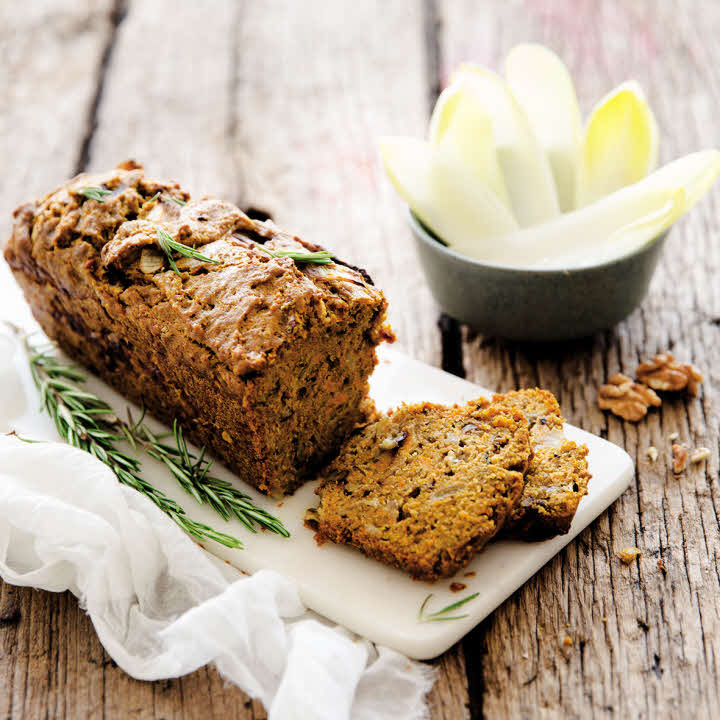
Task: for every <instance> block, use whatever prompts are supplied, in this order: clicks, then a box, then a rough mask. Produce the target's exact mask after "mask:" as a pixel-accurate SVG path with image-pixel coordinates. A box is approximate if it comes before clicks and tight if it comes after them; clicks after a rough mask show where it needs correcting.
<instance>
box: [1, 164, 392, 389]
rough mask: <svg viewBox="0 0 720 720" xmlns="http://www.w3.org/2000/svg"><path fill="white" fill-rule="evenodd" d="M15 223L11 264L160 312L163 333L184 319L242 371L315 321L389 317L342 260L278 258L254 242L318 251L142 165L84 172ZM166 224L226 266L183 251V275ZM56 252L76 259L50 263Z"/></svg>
mask: <svg viewBox="0 0 720 720" xmlns="http://www.w3.org/2000/svg"><path fill="white" fill-rule="evenodd" d="M86 187H101V188H105V189H108V190H111V191H112V194H110V195H107V196H106V197H105V198H104V199H103V201H102V202H98V201H95V200H92V199H88V198H86V197H85V196H84V195H82V194H81V192H80V191H81V190H82V189H83V188H86ZM182 203H185V204H184V205H183V204H182ZM15 217H16V223H15V228H14V230H13V235H12V237H11V239H10V242H9V243H8V246H7V248H6V250H5V257H6V259H7V261H8V263H9V264H10V266H11V267H13V268H14V269H16V270H22V271H23V272H25V273H28V274H29V275H31V276H33V277H34V278H35V279H36V280H40V281H43V280H48V279H49V280H50V281H51V282H52V283H53V284H54V285H56V286H58V287H60V288H62V289H64V290H65V291H67V292H68V293H71V294H81V293H88V294H91V293H93V292H95V286H96V285H97V283H102V284H103V286H106V285H110V288H111V292H112V293H113V294H114V296H115V297H116V299H117V300H118V301H119V302H120V303H121V304H122V305H130V304H133V303H135V302H139V303H141V304H144V305H147V306H150V307H154V308H155V312H154V317H156V318H157V322H158V328H157V331H158V333H162V332H163V328H164V326H165V325H166V324H167V323H165V322H164V317H165V318H169V317H174V318H176V317H177V316H178V315H179V316H180V317H182V318H183V319H184V320H185V321H186V322H184V323H183V327H184V328H187V332H188V334H189V337H190V339H191V340H192V341H193V342H195V343H198V344H199V345H200V346H204V347H206V348H207V349H209V350H210V351H211V352H213V353H214V354H215V356H216V357H217V359H218V361H219V362H221V363H223V364H224V365H226V366H227V367H228V368H230V369H231V370H232V372H234V373H236V374H237V375H244V374H247V373H250V372H254V371H259V370H262V369H263V368H264V367H265V366H266V365H267V364H268V363H269V362H271V361H272V358H273V356H274V355H275V354H276V352H277V351H278V349H279V347H280V346H281V345H282V344H283V343H288V342H289V343H292V342H294V341H296V340H297V338H298V337H302V336H303V334H304V333H305V332H306V330H307V326H308V325H309V324H317V323H323V324H328V325H332V324H333V323H335V322H339V321H340V317H342V318H343V320H346V319H347V316H348V313H350V314H352V311H353V308H354V307H356V306H358V305H363V304H364V305H369V306H370V307H374V308H375V309H376V311H377V313H384V311H385V306H386V302H385V299H384V297H383V294H382V293H381V292H380V291H379V290H378V289H377V288H375V287H373V285H372V284H371V282H369V278H367V276H366V275H364V274H362V273H361V272H359V271H356V270H354V269H351V268H350V267H348V266H346V265H344V264H341V263H340V261H338V262H334V263H331V264H328V265H310V264H299V263H295V262H294V261H293V260H292V259H290V258H279V259H278V258H273V257H271V256H270V255H268V254H267V253H266V252H264V251H263V250H262V249H261V248H260V247H258V245H257V244H256V243H259V244H261V245H264V246H265V247H267V248H272V249H275V250H278V249H292V250H299V251H303V252H305V251H316V250H318V249H321V248H319V246H316V245H312V244H310V243H307V242H304V241H303V240H300V239H299V238H297V237H295V236H293V235H289V234H288V233H285V232H283V231H281V230H279V229H278V228H277V227H275V226H274V225H273V224H272V223H271V222H259V221H255V220H252V219H251V218H249V217H247V216H246V215H245V214H244V213H243V212H241V211H240V210H239V209H238V208H237V207H235V206H234V205H231V204H230V203H226V202H223V201H221V200H217V199H215V198H211V197H203V198H199V199H191V198H190V196H189V194H188V193H187V192H185V191H184V190H182V189H181V188H180V186H179V185H178V184H177V183H174V182H162V181H156V180H152V179H149V178H147V177H146V176H145V174H144V173H143V171H142V168H141V167H139V166H138V165H136V164H134V163H126V164H124V165H123V166H120V167H118V168H117V169H115V170H113V171H110V172H106V173H100V174H93V175H90V174H81V175H78V176H77V177H75V178H73V179H72V180H70V181H68V182H67V183H65V184H64V185H62V186H60V187H59V188H58V189H57V190H55V191H54V192H52V193H50V194H49V195H47V196H46V197H45V198H44V199H43V200H41V201H40V202H38V203H31V204H28V205H25V206H22V207H21V208H18V210H17V211H16V213H15ZM158 227H160V228H162V229H163V230H165V231H166V232H167V233H168V234H169V235H171V236H172V238H173V239H175V240H177V241H179V242H182V243H183V244H186V245H189V246H192V247H196V248H199V249H201V252H202V253H203V254H204V255H206V256H208V257H210V258H213V259H215V260H218V261H219V262H218V263H217V264H213V263H208V262H203V261H200V260H196V259H192V258H182V257H179V256H177V255H175V257H174V259H175V262H176V264H177V267H178V268H179V269H180V271H181V276H180V277H178V275H177V274H176V273H174V272H173V271H172V269H171V268H170V266H169V264H168V262H167V260H166V258H165V255H164V254H163V253H162V252H161V250H160V248H159V246H158V241H157V228H158ZM56 250H62V251H63V254H64V256H65V257H67V259H68V262H63V263H57V262H48V260H49V259H50V257H51V254H52V253H53V252H55V251H56ZM29 259H31V260H29ZM378 327H379V326H378ZM378 332H379V333H381V334H382V333H384V331H378ZM388 337H390V335H389V334H388ZM379 339H382V338H375V339H374V340H375V341H377V340H379Z"/></svg>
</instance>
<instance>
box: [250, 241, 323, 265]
mask: <svg viewBox="0 0 720 720" xmlns="http://www.w3.org/2000/svg"><path fill="white" fill-rule="evenodd" d="M253 242H254V241H253ZM255 245H257V246H258V247H259V248H260V249H261V250H262V251H263V252H266V253H267V254H268V255H271V256H272V257H274V258H284V257H286V258H290V259H291V260H294V261H295V262H304V263H312V264H314V265H327V264H328V263H331V262H332V261H333V259H332V255H331V254H330V253H329V252H328V251H327V250H320V251H318V252H300V251H299V250H270V248H267V247H265V246H264V245H262V244H261V243H259V242H256V243H255Z"/></svg>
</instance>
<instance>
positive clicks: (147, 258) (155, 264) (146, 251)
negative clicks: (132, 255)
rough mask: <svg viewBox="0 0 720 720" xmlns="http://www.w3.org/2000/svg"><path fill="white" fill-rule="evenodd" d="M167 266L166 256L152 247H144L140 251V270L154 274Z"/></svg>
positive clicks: (147, 273)
mask: <svg viewBox="0 0 720 720" xmlns="http://www.w3.org/2000/svg"><path fill="white" fill-rule="evenodd" d="M164 268H165V258H164V257H163V256H162V255H161V254H160V253H159V252H158V251H157V250H153V249H152V248H143V249H142V252H141V253H140V272H142V273H145V274H146V275H152V274H153V273H156V272H157V271H158V270H163V269H164Z"/></svg>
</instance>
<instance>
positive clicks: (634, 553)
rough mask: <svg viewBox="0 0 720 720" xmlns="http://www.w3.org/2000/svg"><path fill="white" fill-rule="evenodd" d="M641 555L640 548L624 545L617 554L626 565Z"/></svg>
mask: <svg viewBox="0 0 720 720" xmlns="http://www.w3.org/2000/svg"><path fill="white" fill-rule="evenodd" d="M640 555H642V553H641V551H640V548H636V547H626V548H625V549H624V550H623V551H622V552H621V553H620V555H619V556H618V557H619V558H620V560H622V561H623V562H624V563H625V564H626V565H630V564H631V563H632V562H633V560H635V559H636V558H637V557H639V556H640Z"/></svg>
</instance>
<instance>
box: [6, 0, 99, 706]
mask: <svg viewBox="0 0 720 720" xmlns="http://www.w3.org/2000/svg"><path fill="white" fill-rule="evenodd" d="M112 9H113V7H112V3H111V2H110V1H109V0H95V1H94V2H89V3H84V4H83V6H82V7H81V6H78V5H77V4H76V3H74V2H71V1H68V2H65V1H63V2H34V3H26V4H24V5H22V6H20V5H18V4H16V3H3V4H1V5H0V27H2V28H3V31H2V33H0V65H1V66H2V67H3V69H4V71H5V74H4V75H3V82H2V83H0V108H1V109H2V110H1V111H0V164H1V165H2V167H3V169H4V172H3V173H2V175H0V235H2V236H3V237H6V236H7V234H8V233H9V231H10V224H11V213H12V210H13V208H14V207H15V206H17V205H18V204H20V203H21V202H25V201H27V200H30V199H32V198H33V197H35V196H37V195H38V194H40V193H42V192H46V191H47V190H49V189H50V188H51V187H52V186H53V185H54V184H59V183H60V182H62V181H63V180H64V179H65V178H67V177H68V176H70V175H72V174H73V173H74V172H75V168H76V166H77V163H78V158H79V157H80V155H81V154H82V147H83V141H84V138H85V136H86V134H87V132H88V130H89V127H90V120H91V117H92V108H93V102H94V98H95V95H96V91H97V85H98V70H99V68H100V66H101V60H102V57H103V55H104V53H105V51H106V48H107V46H108V43H109V41H110V38H111V36H112V29H113V26H112ZM98 657H102V649H101V648H100V644H99V643H98V641H97V638H96V637H95V633H94V631H93V630H92V626H91V625H90V623H89V622H88V620H87V618H86V617H85V615H84V613H83V612H82V611H81V610H80V609H79V607H78V605H77V602H76V601H75V599H74V598H72V597H70V596H69V595H56V594H50V593H43V592H37V591H33V590H30V589H27V588H13V587H11V586H8V585H3V586H2V587H0V715H2V716H3V717H13V718H23V717H27V718H34V717H82V716H85V715H92V714H93V713H94V711H96V710H100V711H102V708H101V707H100V702H101V696H100V697H99V696H98V693H97V689H98V688H100V689H101V688H102V661H101V662H100V664H99V665H98V664H95V665H92V664H88V659H90V660H92V659H96V658H98Z"/></svg>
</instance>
